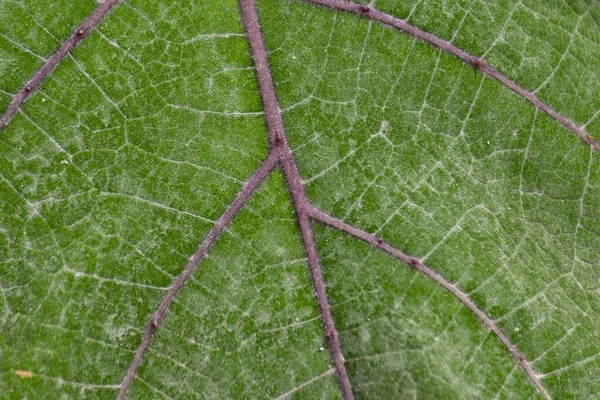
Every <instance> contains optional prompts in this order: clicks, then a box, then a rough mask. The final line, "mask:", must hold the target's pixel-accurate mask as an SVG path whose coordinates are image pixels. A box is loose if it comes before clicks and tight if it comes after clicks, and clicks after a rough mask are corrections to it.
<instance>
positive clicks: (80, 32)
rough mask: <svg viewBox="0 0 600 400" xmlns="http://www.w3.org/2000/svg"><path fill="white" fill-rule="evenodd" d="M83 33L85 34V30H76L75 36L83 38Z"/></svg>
mask: <svg viewBox="0 0 600 400" xmlns="http://www.w3.org/2000/svg"><path fill="white" fill-rule="evenodd" d="M84 33H85V30H84V29H83V28H79V29H77V36H83V34H84Z"/></svg>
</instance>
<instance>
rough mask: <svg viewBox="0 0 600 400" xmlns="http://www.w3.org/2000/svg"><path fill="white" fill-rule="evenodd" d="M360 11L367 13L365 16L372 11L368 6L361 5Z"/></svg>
mask: <svg viewBox="0 0 600 400" xmlns="http://www.w3.org/2000/svg"><path fill="white" fill-rule="evenodd" d="M358 9H359V10H360V12H361V13H365V14H366V13H368V12H369V11H370V10H371V8H370V7H369V6H368V5H366V4H361V5H360V7H359V8H358Z"/></svg>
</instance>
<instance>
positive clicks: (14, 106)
mask: <svg viewBox="0 0 600 400" xmlns="http://www.w3.org/2000/svg"><path fill="white" fill-rule="evenodd" d="M118 2H119V0H105V1H103V2H101V3H100V4H99V5H98V7H97V8H96V9H95V10H94V11H93V12H92V13H91V14H90V15H89V17H87V18H86V19H85V21H83V23H82V24H81V25H79V26H78V27H77V28H75V30H74V31H73V33H72V34H71V36H69V37H68V38H67V39H66V40H65V41H64V42H63V43H62V44H61V45H60V47H59V48H58V50H57V51H56V52H55V53H54V54H52V56H50V58H48V59H47V60H46V62H45V63H44V64H42V67H41V68H40V69H39V70H38V71H37V72H36V73H35V75H33V78H31V79H30V80H29V82H27V83H26V84H25V86H23V87H22V88H21V90H19V91H18V92H17V94H16V95H15V96H14V97H13V99H12V100H11V102H10V104H9V105H8V107H7V108H6V110H5V111H4V114H2V116H1V117H0V129H2V128H4V126H6V125H7V124H8V123H9V121H10V120H11V118H12V117H13V115H15V113H16V112H17V110H18V109H19V107H21V104H23V102H24V101H25V99H27V97H29V95H31V93H33V92H34V91H35V90H36V89H37V87H38V86H39V85H40V83H41V82H42V80H44V78H45V77H46V76H48V74H50V72H52V70H53V69H54V67H56V65H57V64H58V63H59V62H61V60H62V59H63V58H65V57H66V56H67V54H69V53H70V52H71V50H73V48H74V47H75V46H76V45H77V44H78V43H79V42H81V40H83V38H84V37H86V36H87V35H88V33H89V32H90V31H91V30H92V29H93V28H94V27H96V25H98V23H99V22H100V21H101V20H102V18H104V16H105V15H106V14H107V13H108V12H109V11H110V10H111V9H112V8H113V7H114V6H115V5H116V4H117V3H118Z"/></svg>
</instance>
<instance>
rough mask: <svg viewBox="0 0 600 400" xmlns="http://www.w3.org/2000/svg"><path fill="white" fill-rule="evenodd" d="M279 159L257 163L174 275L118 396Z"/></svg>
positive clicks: (273, 157) (272, 156)
mask: <svg viewBox="0 0 600 400" xmlns="http://www.w3.org/2000/svg"><path fill="white" fill-rule="evenodd" d="M278 162H279V158H278V153H277V152H272V153H270V154H269V156H268V157H267V158H266V159H265V161H263V163H262V164H261V165H260V167H258V169H257V170H256V171H255V172H254V174H252V176H251V177H250V179H249V180H248V181H247V182H246V183H245V184H244V186H243V187H242V189H241V190H240V192H239V193H238V194H237V195H236V197H235V199H234V200H233V201H232V202H231V204H230V205H229V207H227V210H225V212H224V213H223V214H222V215H221V216H220V217H219V219H218V220H217V222H215V224H214V226H213V227H212V229H211V230H210V231H209V232H208V234H207V235H206V237H205V238H204V241H202V243H201V244H200V246H199V247H198V250H196V252H195V253H194V254H193V255H192V256H191V257H190V258H189V260H188V262H187V264H186V266H185V268H184V269H183V271H181V273H180V274H179V275H178V276H177V277H176V278H175V280H174V281H173V282H172V283H171V286H170V287H169V289H168V290H167V292H166V293H165V295H164V297H163V299H162V301H161V302H160V304H159V306H158V309H157V310H156V312H155V313H154V314H153V315H152V318H150V322H149V323H148V326H146V330H145V331H144V334H143V335H142V340H141V342H140V344H139V346H138V348H137V349H136V350H135V353H134V355H133V360H132V361H131V364H130V365H129V368H128V369H127V373H126V374H125V377H124V378H123V381H122V382H121V385H120V388H119V394H118V395H117V399H118V400H122V399H124V398H125V395H126V394H127V390H128V389H129V386H130V385H131V383H132V382H133V380H134V378H135V375H136V373H137V370H138V368H139V366H140V364H141V363H142V359H143V358H144V353H145V352H146V350H147V349H148V346H150V341H151V340H152V336H153V335H154V333H155V332H156V331H157V330H158V328H159V326H160V324H161V322H162V320H163V318H164V316H165V313H166V312H167V309H168V308H169V306H170V305H171V303H172V302H173V300H174V299H175V296H176V295H177V293H178V292H179V290H180V289H181V288H182V287H183V285H184V284H185V282H186V281H187V279H188V278H189V277H190V276H191V275H192V274H193V273H194V270H195V269H196V267H197V266H198V264H199V263H200V260H202V258H203V257H204V256H205V255H206V253H207V252H208V250H209V249H210V247H211V246H212V245H213V244H214V242H215V241H216V240H217V238H218V237H219V235H220V234H221V232H222V231H223V229H225V227H226V226H227V225H228V224H229V223H230V222H231V220H232V219H233V217H234V215H235V214H236V213H237V212H238V211H239V209H240V208H242V206H243V205H244V204H245V203H246V201H247V200H248V198H249V197H250V195H251V194H252V193H253V192H254V190H255V189H256V188H257V187H258V186H259V185H260V183H261V182H262V181H263V180H264V179H265V178H266V176H267V175H268V174H269V172H271V170H272V169H273V168H274V167H275V165H277V163H278Z"/></svg>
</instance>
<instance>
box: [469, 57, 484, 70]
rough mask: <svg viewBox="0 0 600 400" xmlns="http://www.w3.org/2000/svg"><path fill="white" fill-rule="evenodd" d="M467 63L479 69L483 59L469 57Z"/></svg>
mask: <svg viewBox="0 0 600 400" xmlns="http://www.w3.org/2000/svg"><path fill="white" fill-rule="evenodd" d="M469 64H471V66H472V67H473V68H477V69H481V67H483V61H481V59H480V58H476V57H473V58H470V59H469Z"/></svg>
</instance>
